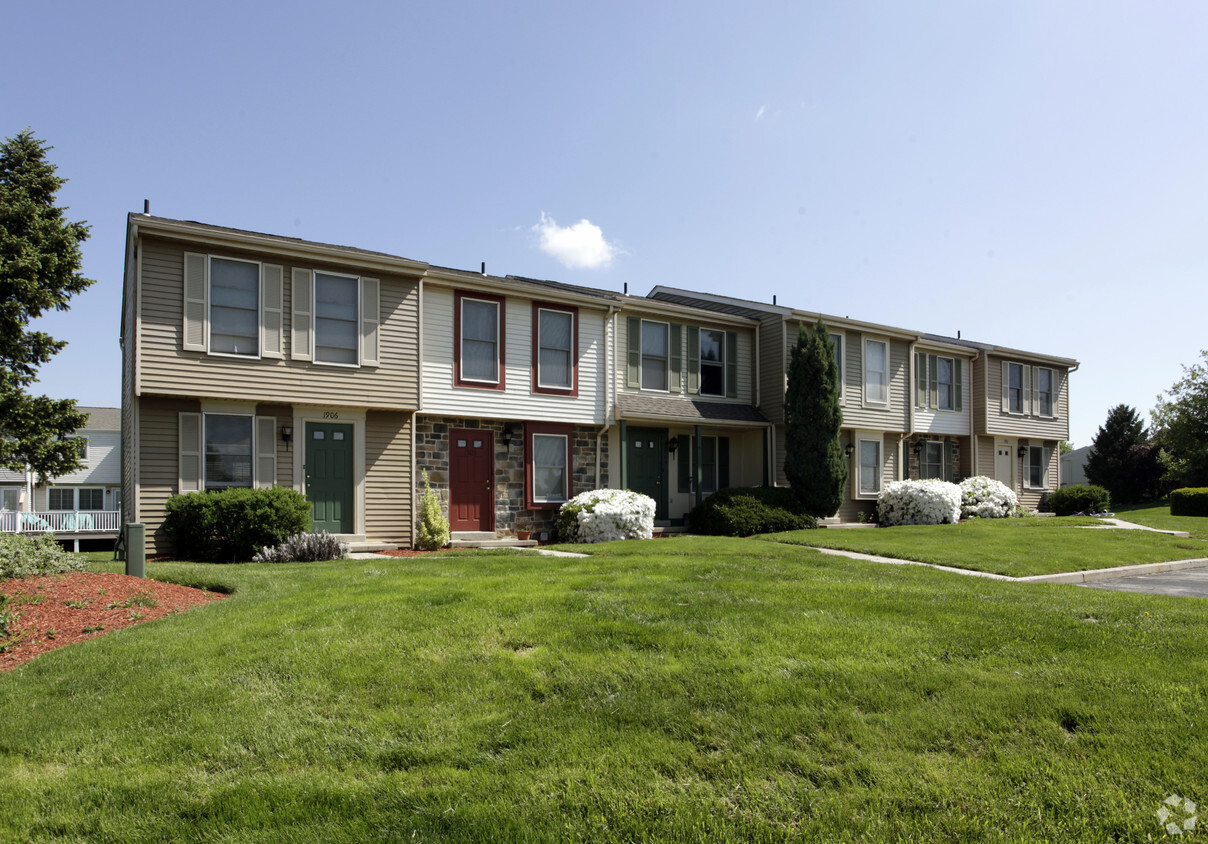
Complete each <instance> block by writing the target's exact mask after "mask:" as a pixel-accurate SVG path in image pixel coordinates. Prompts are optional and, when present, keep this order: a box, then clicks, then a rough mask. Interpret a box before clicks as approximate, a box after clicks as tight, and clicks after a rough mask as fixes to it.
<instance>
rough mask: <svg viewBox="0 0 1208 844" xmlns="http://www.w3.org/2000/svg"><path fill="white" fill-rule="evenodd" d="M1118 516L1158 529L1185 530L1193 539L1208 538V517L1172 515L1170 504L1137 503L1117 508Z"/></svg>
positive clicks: (1127, 520)
mask: <svg viewBox="0 0 1208 844" xmlns="http://www.w3.org/2000/svg"><path fill="white" fill-rule="evenodd" d="M1115 513H1116V518H1119V519H1124V520H1125V521H1126V522H1135V523H1136V524H1139V525H1145V526H1146V527H1151V528H1157V529H1158V530H1185V531H1187V532H1188V533H1189V534H1191V537H1192V538H1193V539H1201V540H1208V517H1204V516H1172V515H1170V505H1169V504H1135V505H1129V506H1126V507H1117V508H1115Z"/></svg>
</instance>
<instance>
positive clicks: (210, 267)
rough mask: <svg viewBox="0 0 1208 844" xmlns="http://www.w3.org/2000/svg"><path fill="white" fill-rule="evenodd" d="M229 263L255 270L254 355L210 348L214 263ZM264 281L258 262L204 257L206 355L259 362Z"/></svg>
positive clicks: (261, 266)
mask: <svg viewBox="0 0 1208 844" xmlns="http://www.w3.org/2000/svg"><path fill="white" fill-rule="evenodd" d="M215 260H219V261H231V262H232V263H237V264H251V265H252V266H254V267H255V268H256V354H254V355H233V354H231V353H230V352H215V351H214V350H213V349H211V348H210V335H212V334H213V333H214V313H213V312H214V293H213V290H212V289H211V285H212V284H213V283H214V261H215ZM263 279H264V267H263V265H262V264H261V263H260V262H259V261H249V260H248V259H247V258H231V257H229V256H227V255H207V256H206V354H207V355H213V356H214V357H219V358H232V359H234V360H260V358H261V351H262V350H263V348H264V296H263V295H262V291H261V287H262V285H263V283H264V282H263Z"/></svg>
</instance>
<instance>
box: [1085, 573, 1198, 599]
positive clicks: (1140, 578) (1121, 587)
mask: <svg viewBox="0 0 1208 844" xmlns="http://www.w3.org/2000/svg"><path fill="white" fill-rule="evenodd" d="M1080 585H1082V586H1084V587H1086V588H1087V589H1112V590H1114V591H1116V592H1144V593H1146V594H1149V595H1177V596H1180V597H1184V598H1208V568H1200V569H1184V570H1183V571H1168V572H1162V573H1161V574H1138V575H1133V576H1132V577H1120V578H1117V579H1115V580H1099V581H1095V582H1093V583H1083V584H1080Z"/></svg>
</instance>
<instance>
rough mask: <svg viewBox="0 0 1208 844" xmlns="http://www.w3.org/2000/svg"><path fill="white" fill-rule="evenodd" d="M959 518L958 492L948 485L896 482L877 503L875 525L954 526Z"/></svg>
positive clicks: (937, 481) (887, 488)
mask: <svg viewBox="0 0 1208 844" xmlns="http://www.w3.org/2000/svg"><path fill="white" fill-rule="evenodd" d="M960 518H961V488H960V487H958V486H957V485H956V484H953V483H949V482H948V481H940V480H926V481H895V482H893V483H891V484H889V485H888V486H886V487H885V489H884V490H883V491H882V492H881V495H880V497H879V498H878V499H877V521H879V522H880V523H881V524H882V525H884V526H891V525H943V524H955V523H956V522H959V521H960Z"/></svg>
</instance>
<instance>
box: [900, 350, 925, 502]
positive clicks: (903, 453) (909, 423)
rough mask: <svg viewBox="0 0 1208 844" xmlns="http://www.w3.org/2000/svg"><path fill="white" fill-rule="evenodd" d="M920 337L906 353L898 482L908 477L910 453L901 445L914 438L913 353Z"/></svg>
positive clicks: (914, 374)
mask: <svg viewBox="0 0 1208 844" xmlns="http://www.w3.org/2000/svg"><path fill="white" fill-rule="evenodd" d="M922 339H923V338H922V337H921V336H916V337H915V338H914V339H913V340H911V341H910V351H908V352H907V353H906V368H907V371H908V372H909V373H910V374H909V375H908V376H907V378H906V433H905V434H904V435H903V436H902V437H900V438H899V439H898V480H899V481H904V480H906V479H907V478H908V477H910V452H909V450H908V449H905V448H903V447H902V443H904V442H905V441H906V440H908V439H910V438H911V437H913V436H914V433H915V431H914V423H915V412H914V403H915V402H916V401H918V394H919V391H918V387H917V386H916V382H915V379H917V378H918V373H917V372H915V369H914V360H915V358H916V357H917V356H918V352H916V351H915V349H916V344H917V343H918V342H919V340H922Z"/></svg>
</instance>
